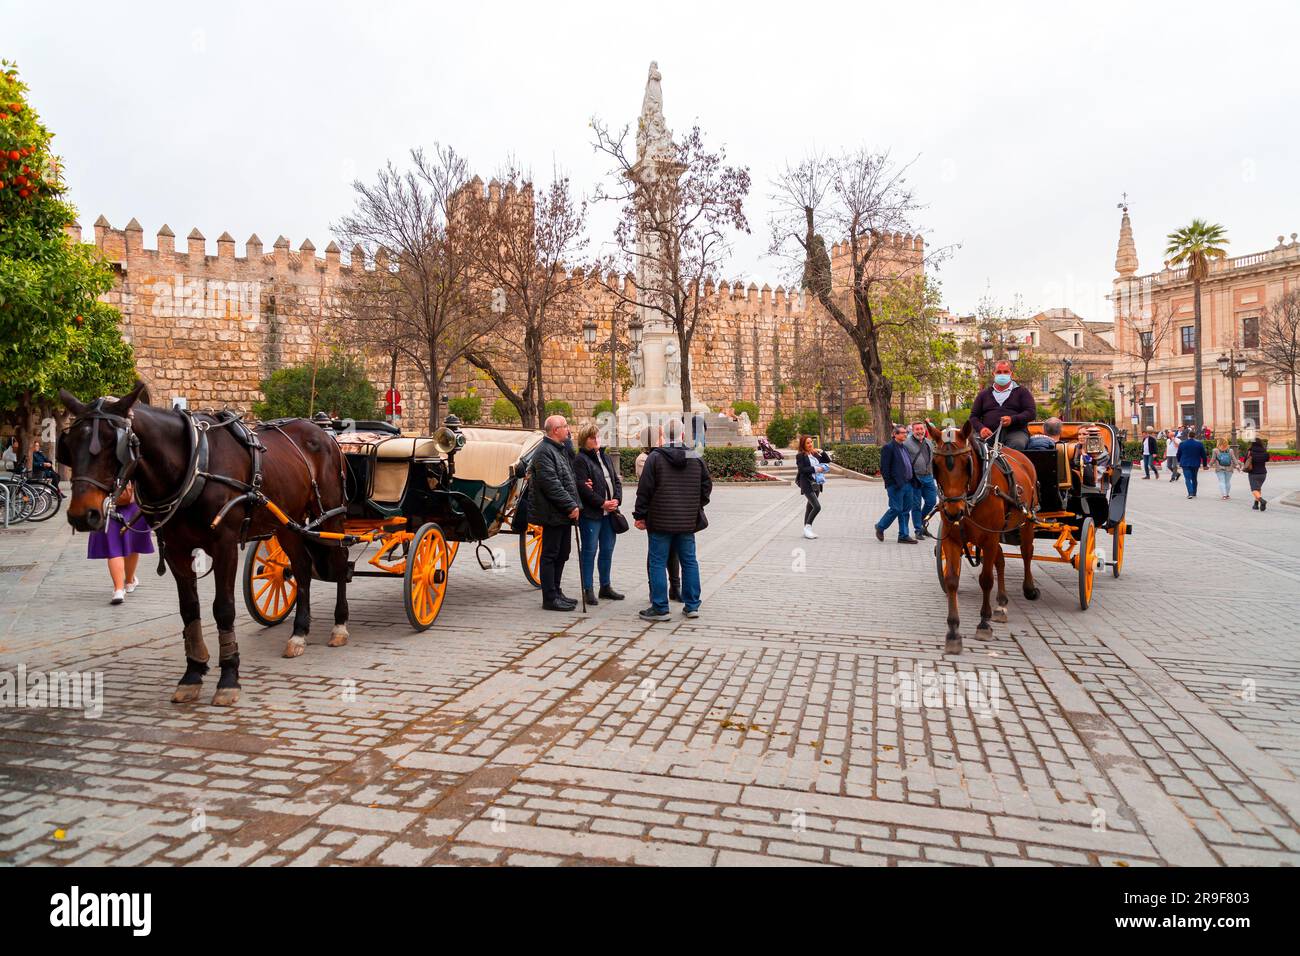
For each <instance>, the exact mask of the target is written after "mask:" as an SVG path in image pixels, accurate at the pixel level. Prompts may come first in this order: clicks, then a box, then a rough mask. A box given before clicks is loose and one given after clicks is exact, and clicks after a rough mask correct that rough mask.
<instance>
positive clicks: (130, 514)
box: [86, 485, 153, 604]
mask: <svg viewBox="0 0 1300 956" xmlns="http://www.w3.org/2000/svg"><path fill="white" fill-rule="evenodd" d="M142 554H153V535H152V534H151V533H150V532H149V525H148V524H147V523H146V522H145V520H144V515H142V514H140V506H139V505H137V504H136V503H135V490H134V489H133V488H132V487H131V486H130V485H128V486H127V489H126V491H124V492H123V493H122V494H121V496H120V497H119V498H118V499H117V507H116V508H114V509H113V517H112V519H110V520H109V522H108V525H107V526H106V527H105V528H104V529H103V530H102V531H92V532H91V533H90V545H89V547H88V548H87V551H86V557H88V558H92V559H95V558H107V559H108V573H109V576H110V577H112V579H113V600H112V603H113V604H121V603H122V602H123V601H125V600H126V595H128V594H130V593H131V592H132V591H134V590H135V589H136V588H137V587H138V586H139V584H140V582H139V581H138V580H137V579H136V576H135V568H136V565H137V564H139V563H140V555H142Z"/></svg>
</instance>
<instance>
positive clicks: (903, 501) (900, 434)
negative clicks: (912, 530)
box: [876, 425, 918, 544]
mask: <svg viewBox="0 0 1300 956" xmlns="http://www.w3.org/2000/svg"><path fill="white" fill-rule="evenodd" d="M906 441H907V426H906V425H895V426H894V433H893V441H888V442H885V447H884V448H882V449H880V477H881V478H883V479H884V481H885V494H886V495H888V496H889V507H888V508H887V509H885V513H884V514H883V515H881V516H880V520H879V521H877V522H876V540H877V541H884V540H885V529H886V528H888V527H889V526H890V525H891V524H893V523H894V519H895V518H897V519H898V543H899V544H916V543H917V541H916V539H915V538H913V537H912V536H911V535H909V534H908V533H907V530H908V528H907V526H908V522H909V521H910V520H911V517H912V489H914V488H915V487H917V484H918V482H917V480H916V476H915V475H914V474H913V472H912V459H911V458H909V457H908V455H907V449H905V448H904V447H903V444H904V442H906Z"/></svg>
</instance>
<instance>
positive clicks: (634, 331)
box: [627, 319, 645, 348]
mask: <svg viewBox="0 0 1300 956" xmlns="http://www.w3.org/2000/svg"><path fill="white" fill-rule="evenodd" d="M627 331H628V334H629V335H630V336H631V337H632V347H633V348H640V347H641V334H642V333H643V332H644V331H645V327H644V326H642V325H641V320H640V319H633V320H632V321H631V322H629V323H628V324H627Z"/></svg>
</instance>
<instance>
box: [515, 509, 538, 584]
mask: <svg viewBox="0 0 1300 956" xmlns="http://www.w3.org/2000/svg"><path fill="white" fill-rule="evenodd" d="M519 563H520V564H521V565H523V568H524V577H526V578H527V579H528V583H529V584H531V585H532V586H533V587H535V588H540V587H541V586H542V526H541V525H539V524H530V525H529V526H528V527H527V528H526V529H525V530H524V533H523V534H521V535H520V536H519Z"/></svg>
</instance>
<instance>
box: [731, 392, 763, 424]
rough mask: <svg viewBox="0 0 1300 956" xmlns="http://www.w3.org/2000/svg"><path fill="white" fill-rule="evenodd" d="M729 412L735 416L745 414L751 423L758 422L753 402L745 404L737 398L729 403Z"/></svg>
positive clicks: (745, 402)
mask: <svg viewBox="0 0 1300 956" xmlns="http://www.w3.org/2000/svg"><path fill="white" fill-rule="evenodd" d="M731 410H732V411H733V412H735V413H736V414H737V415H740V414H742V413H744V414H747V415H748V416H749V420H750V421H751V422H757V421H758V405H757V404H755V403H754V402H747V401H745V400H744V399H739V398H738V399H736V400H735V401H734V402H732V403H731Z"/></svg>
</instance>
